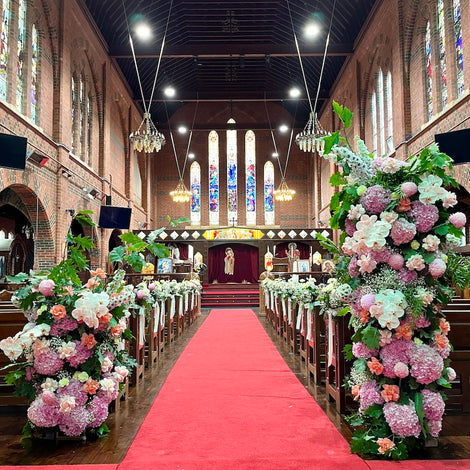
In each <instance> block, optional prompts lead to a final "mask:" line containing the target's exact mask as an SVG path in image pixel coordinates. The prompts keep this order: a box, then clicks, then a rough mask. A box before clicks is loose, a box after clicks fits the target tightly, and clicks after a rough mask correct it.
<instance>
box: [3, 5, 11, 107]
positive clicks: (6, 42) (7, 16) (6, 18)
mask: <svg viewBox="0 0 470 470" xmlns="http://www.w3.org/2000/svg"><path fill="white" fill-rule="evenodd" d="M10 21H11V0H3V2H2V24H1V25H0V28H1V39H0V40H1V47H0V99H1V100H3V101H6V99H7V92H8V60H9V52H10V50H9V47H10Z"/></svg>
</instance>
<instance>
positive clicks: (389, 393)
mask: <svg viewBox="0 0 470 470" xmlns="http://www.w3.org/2000/svg"><path fill="white" fill-rule="evenodd" d="M382 387H383V390H382V391H381V392H380V395H382V398H383V399H384V400H385V401H386V402H389V401H398V399H399V398H400V388H399V387H398V385H387V384H384V385H382Z"/></svg>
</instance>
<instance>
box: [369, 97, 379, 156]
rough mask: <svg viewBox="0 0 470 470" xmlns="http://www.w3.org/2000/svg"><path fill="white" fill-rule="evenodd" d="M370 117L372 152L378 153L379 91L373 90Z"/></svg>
mask: <svg viewBox="0 0 470 470" xmlns="http://www.w3.org/2000/svg"><path fill="white" fill-rule="evenodd" d="M370 101H371V102H370V118H371V124H372V148H373V150H372V153H373V154H374V155H377V150H378V148H379V147H378V145H377V93H376V92H375V91H374V92H372V96H371V100H370Z"/></svg>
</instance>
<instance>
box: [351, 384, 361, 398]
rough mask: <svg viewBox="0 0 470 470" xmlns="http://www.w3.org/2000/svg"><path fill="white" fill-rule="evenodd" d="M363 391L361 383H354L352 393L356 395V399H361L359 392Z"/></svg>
mask: <svg viewBox="0 0 470 470" xmlns="http://www.w3.org/2000/svg"><path fill="white" fill-rule="evenodd" d="M360 391H361V386H360V385H353V386H352V387H351V393H352V394H353V395H354V401H357V400H359V398H360V397H359V392H360Z"/></svg>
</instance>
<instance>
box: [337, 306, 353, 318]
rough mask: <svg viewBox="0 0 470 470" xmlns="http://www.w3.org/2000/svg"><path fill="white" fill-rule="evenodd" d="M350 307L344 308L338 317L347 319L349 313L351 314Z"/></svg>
mask: <svg viewBox="0 0 470 470" xmlns="http://www.w3.org/2000/svg"><path fill="white" fill-rule="evenodd" d="M350 311H351V310H350V308H349V305H348V306H346V307H343V308H342V309H341V310H340V311H339V312H338V313H337V314H336V316H337V317H345V316H346V315H347V314H348V313H349V312H350Z"/></svg>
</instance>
